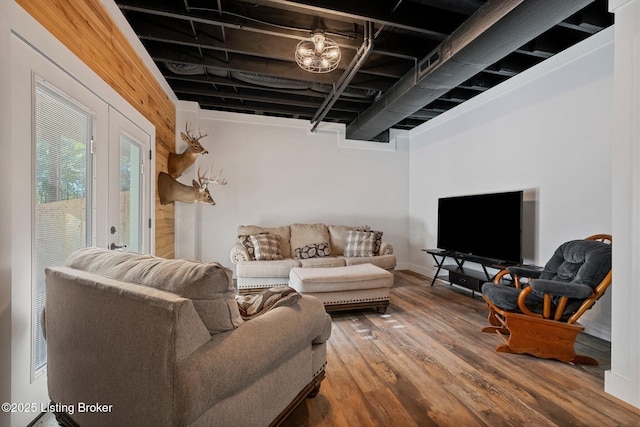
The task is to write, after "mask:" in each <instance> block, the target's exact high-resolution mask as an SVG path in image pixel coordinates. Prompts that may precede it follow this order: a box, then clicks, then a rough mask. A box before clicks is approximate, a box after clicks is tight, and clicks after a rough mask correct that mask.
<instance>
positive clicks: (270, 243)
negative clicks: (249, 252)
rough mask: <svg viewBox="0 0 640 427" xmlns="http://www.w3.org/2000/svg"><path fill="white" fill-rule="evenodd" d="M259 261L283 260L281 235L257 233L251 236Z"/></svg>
mask: <svg viewBox="0 0 640 427" xmlns="http://www.w3.org/2000/svg"><path fill="white" fill-rule="evenodd" d="M249 237H250V239H251V243H252V244H253V248H254V249H255V258H256V260H257V261H273V260H281V259H282V255H281V254H280V237H279V236H274V235H273V234H257V235H251V236H249Z"/></svg>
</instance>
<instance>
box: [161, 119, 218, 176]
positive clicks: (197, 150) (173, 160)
mask: <svg viewBox="0 0 640 427" xmlns="http://www.w3.org/2000/svg"><path fill="white" fill-rule="evenodd" d="M185 132H186V133H185ZM185 132H180V136H182V140H183V141H184V142H186V143H187V148H186V149H185V150H184V151H183V152H182V153H180V154H176V153H169V164H168V168H167V169H168V171H169V175H171V177H172V178H178V177H180V176H181V175H182V172H184V171H185V170H186V169H187V168H188V167H189V166H191V165H192V164H193V162H195V161H196V158H197V156H198V154H208V153H209V152H208V151H207V150H205V149H204V148H203V147H202V145H200V140H201V139H202V138H204V137H205V136H207V134H206V133H205V134H204V135H203V134H202V132H200V131H198V136H195V134H194V131H193V130H192V129H191V124H190V123H188V122H187V124H186V125H185Z"/></svg>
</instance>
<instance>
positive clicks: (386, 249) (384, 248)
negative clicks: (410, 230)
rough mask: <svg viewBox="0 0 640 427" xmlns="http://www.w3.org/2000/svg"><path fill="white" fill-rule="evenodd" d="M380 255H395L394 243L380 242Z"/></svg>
mask: <svg viewBox="0 0 640 427" xmlns="http://www.w3.org/2000/svg"><path fill="white" fill-rule="evenodd" d="M380 255H393V245H392V244H391V243H387V242H382V244H380Z"/></svg>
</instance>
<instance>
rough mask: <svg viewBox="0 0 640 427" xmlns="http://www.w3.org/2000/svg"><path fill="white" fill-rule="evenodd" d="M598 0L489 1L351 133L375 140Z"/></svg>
mask: <svg viewBox="0 0 640 427" xmlns="http://www.w3.org/2000/svg"><path fill="white" fill-rule="evenodd" d="M592 1H593V0H519V1H518V0H502V1H500V0H489V1H488V2H487V3H485V4H484V5H483V6H482V7H481V8H480V9H478V11H477V12H476V13H474V14H473V15H472V16H471V17H469V19H468V20H467V21H465V22H464V23H463V24H462V25H461V26H460V27H459V28H458V29H457V30H455V31H454V32H453V33H452V34H451V35H450V36H449V37H447V38H446V39H445V40H444V41H443V42H442V43H441V44H440V46H438V47H437V48H436V49H434V50H433V51H432V52H431V53H430V54H429V55H427V56H426V57H425V58H423V59H422V60H421V61H420V62H418V64H417V65H416V66H415V67H414V68H413V69H412V70H411V71H409V72H408V73H407V74H405V75H404V76H403V77H402V78H401V79H400V80H399V81H398V82H397V83H396V84H395V85H393V86H392V87H391V88H390V89H389V90H387V91H386V92H385V93H384V95H383V96H382V97H380V99H378V100H377V101H376V102H375V103H373V104H372V105H371V107H369V108H368V109H367V110H365V111H364V112H363V113H362V114H361V115H360V116H359V117H358V118H357V119H356V120H354V121H353V122H351V123H350V124H349V125H348V126H347V129H346V133H347V138H349V139H359V140H371V139H373V138H374V137H375V136H377V135H378V134H380V133H381V132H383V131H385V130H387V129H389V128H391V127H393V126H394V125H395V124H396V123H398V122H400V121H401V120H403V119H405V118H407V117H409V116H410V115H411V114H413V113H415V112H416V111H418V110H420V109H421V108H423V107H424V106H425V105H427V104H429V103H431V102H432V101H434V100H436V99H438V98H439V97H440V96H442V95H444V94H445V93H446V92H448V91H449V90H451V89H453V88H454V87H456V86H458V85H460V84H461V83H463V82H465V81H466V80H468V79H469V78H471V77H473V76H474V75H476V74H478V73H479V72H480V71H482V70H484V69H485V68H487V67H488V66H490V65H491V64H493V63H495V62H497V61H499V60H500V59H502V58H504V57H505V56H507V55H508V54H509V53H511V52H513V51H514V50H516V49H518V48H519V47H520V46H522V45H524V44H525V43H527V42H529V41H530V40H532V39H533V38H535V37H537V36H539V35H540V34H542V33H543V32H545V31H547V30H548V29H549V28H551V27H553V26H554V25H556V24H558V23H559V22H561V21H562V20H564V19H566V18H568V17H569V16H571V15H572V14H574V13H576V12H577V11H579V10H580V9H582V8H584V7H585V6H586V5H588V4H589V3H591V2H592Z"/></svg>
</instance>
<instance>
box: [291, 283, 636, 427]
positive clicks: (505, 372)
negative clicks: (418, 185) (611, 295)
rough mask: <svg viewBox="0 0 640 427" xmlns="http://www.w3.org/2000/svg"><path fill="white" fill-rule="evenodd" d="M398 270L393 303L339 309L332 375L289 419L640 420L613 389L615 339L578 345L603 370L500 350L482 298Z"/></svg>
mask: <svg viewBox="0 0 640 427" xmlns="http://www.w3.org/2000/svg"><path fill="white" fill-rule="evenodd" d="M429 283H430V280H427V279H426V278H425V277H423V276H420V275H417V274H415V273H412V272H407V271H397V272H396V281H395V284H394V287H393V288H392V292H391V304H390V306H389V308H388V310H387V313H386V314H384V315H380V314H377V313H376V312H375V311H374V310H366V311H361V312H345V313H337V314H333V315H332V318H333V332H332V336H331V338H330V339H329V342H328V343H329V344H328V356H327V357H328V364H327V371H326V373H327V376H326V379H325V380H324V382H323V384H322V387H321V389H320V394H319V395H318V396H317V397H315V398H313V399H307V400H306V401H305V402H304V403H303V404H302V405H301V406H299V407H298V408H297V409H296V410H295V411H294V412H293V413H292V414H291V416H289V418H288V419H287V420H286V421H285V423H284V424H283V426H403V427H404V426H483V425H491V426H530V425H535V426H570V425H579V426H636V427H637V426H638V425H640V410H638V409H636V408H634V407H632V406H631V405H628V404H626V403H624V402H622V401H620V400H618V399H616V398H614V397H613V396H610V395H608V394H606V393H605V392H604V371H605V370H606V369H609V367H610V349H609V343H607V342H606V341H603V340H600V339H597V338H593V337H591V336H589V335H586V334H581V336H580V337H579V343H578V344H577V345H576V350H577V351H578V352H579V353H583V354H588V355H591V356H593V357H595V358H596V359H598V361H599V363H600V366H599V367H589V366H578V365H575V366H574V365H568V364H564V363H561V362H556V361H547V360H541V359H536V358H534V357H530V356H524V355H512V354H503V353H496V352H495V351H494V349H495V347H496V346H497V345H498V344H499V343H500V342H501V341H500V339H499V338H498V337H497V336H495V335H492V334H483V333H481V332H480V330H481V328H482V327H483V326H486V325H487V320H486V316H487V308H486V305H485V304H484V302H483V301H482V299H481V298H475V299H474V298H471V297H470V296H469V293H467V292H465V291H462V290H458V289H457V288H454V287H451V286H450V285H448V284H444V282H441V281H437V282H436V284H435V285H434V287H429Z"/></svg>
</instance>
